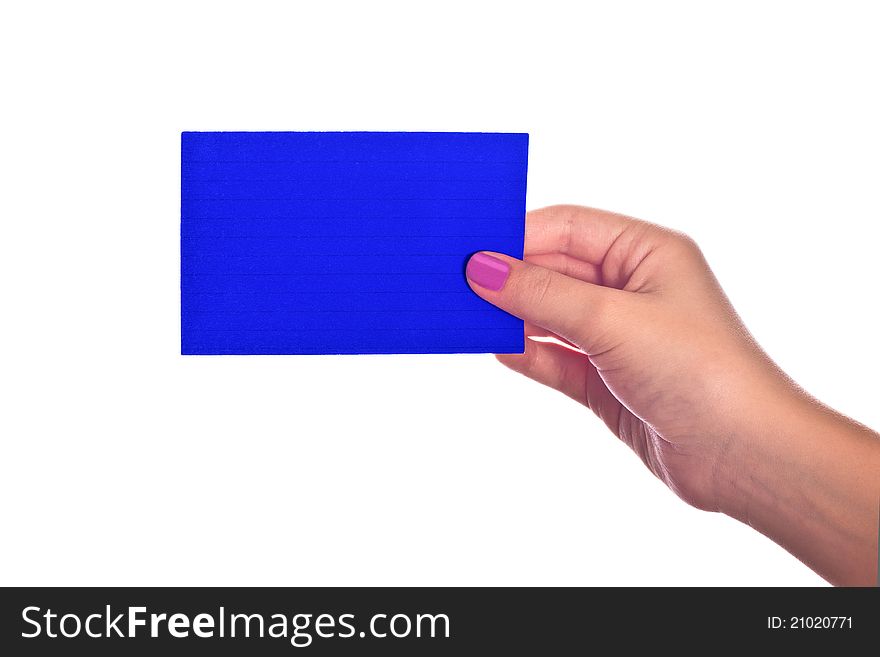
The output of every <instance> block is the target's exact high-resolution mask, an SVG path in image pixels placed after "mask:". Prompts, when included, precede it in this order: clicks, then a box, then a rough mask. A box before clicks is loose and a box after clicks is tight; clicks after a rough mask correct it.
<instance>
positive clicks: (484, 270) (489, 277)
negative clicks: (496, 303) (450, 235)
mask: <svg viewBox="0 0 880 657" xmlns="http://www.w3.org/2000/svg"><path fill="white" fill-rule="evenodd" d="M465 273H466V274H467V277H468V279H469V280H470V281H471V282H472V283H476V284H477V285H479V286H480V287H484V288H486V289H487V290H493V291H496V292H497V291H498V290H500V289H501V288H502V287H504V281H506V280H507V275H508V274H509V273H510V266H509V265H508V264H507V263H506V262H504V261H503V260H499V259H498V258H493V257H492V256H490V255H487V254H485V253H475V254H474V255H472V256H471V259H470V260H468V263H467V269H466V272H465Z"/></svg>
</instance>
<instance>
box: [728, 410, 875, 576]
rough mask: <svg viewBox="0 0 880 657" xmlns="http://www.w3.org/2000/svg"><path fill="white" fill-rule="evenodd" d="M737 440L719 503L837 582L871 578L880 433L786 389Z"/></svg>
mask: <svg viewBox="0 0 880 657" xmlns="http://www.w3.org/2000/svg"><path fill="white" fill-rule="evenodd" d="M787 397H788V398H787V399H786V400H785V401H784V402H781V403H779V404H777V405H776V407H775V412H774V414H773V415H774V416H773V418H772V420H766V421H764V422H762V424H763V427H762V428H758V429H757V430H756V431H755V432H754V433H753V434H751V435H749V436H746V437H744V439H743V440H740V441H738V443H737V445H736V446H735V447H734V448H733V453H732V454H731V459H732V462H733V463H735V466H733V467H731V468H729V469H728V473H729V474H730V477H729V486H728V490H727V494H726V495H725V496H724V500H725V501H724V504H723V505H722V510H723V511H725V512H727V513H728V514H729V515H731V516H733V517H735V518H737V519H739V520H741V521H742V522H745V523H747V524H749V525H751V526H752V527H753V528H755V529H757V530H758V531H760V532H761V533H763V534H765V535H766V536H768V537H769V538H770V539H772V540H773V541H775V542H776V543H778V544H779V545H781V546H782V547H784V548H785V549H787V550H788V551H789V552H791V553H792V554H793V555H795V556H796V557H798V558H799V559H800V560H801V561H803V562H804V563H805V564H807V565H808V566H809V567H810V568H812V569H813V570H815V571H816V572H817V573H819V574H820V575H822V576H823V577H824V578H826V579H827V580H828V581H829V582H831V583H833V584H836V585H863V586H865V585H874V584H876V582H877V540H878V512H880V436H878V435H877V434H876V433H874V432H873V431H871V430H869V429H867V428H865V427H863V426H861V425H858V424H856V423H854V422H852V421H851V420H849V419H848V418H845V417H843V416H841V415H839V414H837V413H834V412H833V411H830V410H828V409H825V408H824V407H821V406H819V405H818V404H816V403H814V402H812V401H811V400H809V399H808V398H807V397H806V396H805V395H800V394H792V395H788V396H787Z"/></svg>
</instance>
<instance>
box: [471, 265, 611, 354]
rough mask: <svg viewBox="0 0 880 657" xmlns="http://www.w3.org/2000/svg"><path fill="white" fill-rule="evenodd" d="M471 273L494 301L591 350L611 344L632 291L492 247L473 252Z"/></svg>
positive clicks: (475, 284)
mask: <svg viewBox="0 0 880 657" xmlns="http://www.w3.org/2000/svg"><path fill="white" fill-rule="evenodd" d="M465 273H466V275H467V279H468V283H469V284H470V286H471V289H473V291H474V292H476V293H477V294H478V295H479V296H481V297H482V298H483V299H485V300H486V301H488V302H489V303H491V304H493V305H495V306H498V307H499V308H501V309H502V310H506V311H507V312H509V313H510V314H511V315H515V316H517V317H519V318H520V319H524V320H525V321H527V322H531V323H532V324H536V325H537V326H540V327H541V328H544V329H547V330H548V331H552V332H553V333H555V334H556V335H558V336H560V337H562V338H565V339H566V340H568V341H569V342H571V343H573V344H575V345H577V346H578V347H580V348H581V349H583V350H584V351H585V352H586V353H587V354H592V353H597V352H599V351H604V349H605V348H606V347H605V346H604V345H608V344H609V342H610V340H611V339H612V336H611V335H610V334H611V333H613V330H614V328H613V325H614V323H615V322H613V321H612V318H613V317H614V315H615V313H614V311H613V307H614V306H618V305H619V304H620V302H622V301H625V299H624V298H623V297H624V296H625V295H626V294H627V293H626V292H621V291H620V290H616V289H614V288H608V287H603V286H601V285H593V284H592V283H587V282H585V281H581V280H578V279H576V278H571V277H569V276H565V275H564V274H560V273H559V272H555V271H553V270H550V269H546V268H544V267H539V266H537V265H533V264H530V263H528V262H523V261H522V260H517V259H515V258H511V257H510V256H506V255H502V254H500V253H490V252H487V251H481V252H479V253H475V254H474V255H472V256H471V258H470V260H468V263H467V269H466V271H465Z"/></svg>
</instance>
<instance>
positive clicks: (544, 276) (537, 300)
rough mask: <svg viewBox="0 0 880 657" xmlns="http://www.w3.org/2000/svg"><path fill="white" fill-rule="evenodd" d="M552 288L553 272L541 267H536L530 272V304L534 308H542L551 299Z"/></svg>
mask: <svg viewBox="0 0 880 657" xmlns="http://www.w3.org/2000/svg"><path fill="white" fill-rule="evenodd" d="M552 288H553V272H551V271H550V270H549V269H544V268H543V267H536V268H535V269H534V270H533V271H532V276H531V282H530V285H529V289H530V296H531V299H532V302H533V303H534V305H536V306H543V305H544V304H545V303H546V302H547V300H548V299H550V298H551V296H552V295H551V291H552Z"/></svg>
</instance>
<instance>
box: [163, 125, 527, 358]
mask: <svg viewBox="0 0 880 657" xmlns="http://www.w3.org/2000/svg"><path fill="white" fill-rule="evenodd" d="M527 162H528V135H527V134H500V133H455V132H450V133H445V132H444V133H431V132H184V133H183V134H182V135H181V220H180V260H181V264H180V269H181V279H180V291H181V352H182V353H183V354H367V353H464V352H471V353H478V352H491V353H521V352H522V351H523V324H522V321H520V320H519V319H516V318H515V317H512V316H511V315H508V314H507V313H505V312H503V311H501V310H499V309H498V308H495V307H494V306H492V305H491V304H489V303H487V302H485V301H483V300H482V299H480V298H479V297H478V296H477V295H475V294H474V293H473V292H472V291H471V290H470V288H469V287H468V284H467V281H466V279H465V275H464V269H465V264H466V262H467V259H468V258H469V257H470V255H471V254H472V253H474V252H475V251H479V250H489V251H499V252H502V253H507V254H509V255H512V256H516V257H518V258H519V257H522V250H523V236H524V229H525V198H526V168H527Z"/></svg>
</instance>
